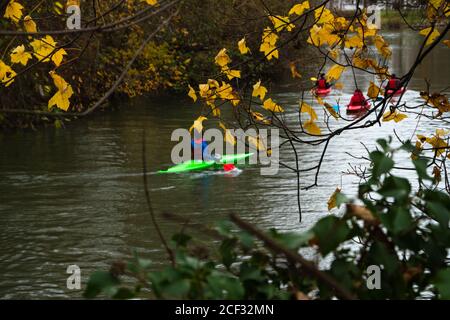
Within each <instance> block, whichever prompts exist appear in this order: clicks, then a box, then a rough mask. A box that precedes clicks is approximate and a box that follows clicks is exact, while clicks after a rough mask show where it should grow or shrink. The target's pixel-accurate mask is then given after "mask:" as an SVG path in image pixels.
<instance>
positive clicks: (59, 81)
mask: <svg viewBox="0 0 450 320" xmlns="http://www.w3.org/2000/svg"><path fill="white" fill-rule="evenodd" d="M50 76H51V77H52V78H53V83H54V84H55V87H56V88H57V89H58V91H57V92H56V93H55V95H54V96H53V97H52V98H51V99H50V100H49V101H48V108H49V109H50V108H51V107H53V106H55V105H56V106H57V107H58V108H59V109H61V110H64V111H67V110H68V109H69V106H70V101H69V99H70V97H71V96H72V95H73V90H72V86H71V85H70V84H68V83H67V82H66V81H65V80H64V79H63V78H62V77H61V76H59V75H57V74H56V73H55V72H54V71H50Z"/></svg>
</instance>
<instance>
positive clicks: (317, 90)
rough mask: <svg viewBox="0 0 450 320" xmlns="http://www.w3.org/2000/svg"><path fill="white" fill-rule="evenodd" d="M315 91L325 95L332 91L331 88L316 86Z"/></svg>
mask: <svg viewBox="0 0 450 320" xmlns="http://www.w3.org/2000/svg"><path fill="white" fill-rule="evenodd" d="M315 91H316V94H317V95H320V96H324V95H327V94H329V93H330V92H331V88H325V89H321V88H316V89H315Z"/></svg>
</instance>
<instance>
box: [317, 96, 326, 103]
mask: <svg viewBox="0 0 450 320" xmlns="http://www.w3.org/2000/svg"><path fill="white" fill-rule="evenodd" d="M315 98H316V100H317V103H318V104H321V105H323V104H324V102H323V99H322V98H321V97H320V96H315Z"/></svg>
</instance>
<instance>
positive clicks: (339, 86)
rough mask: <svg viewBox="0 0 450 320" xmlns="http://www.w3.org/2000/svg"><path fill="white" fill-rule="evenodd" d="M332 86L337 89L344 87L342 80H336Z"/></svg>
mask: <svg viewBox="0 0 450 320" xmlns="http://www.w3.org/2000/svg"><path fill="white" fill-rule="evenodd" d="M334 88H335V89H337V90H342V89H344V84H343V83H342V82H338V83H336V84H335V85H334Z"/></svg>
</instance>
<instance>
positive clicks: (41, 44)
mask: <svg viewBox="0 0 450 320" xmlns="http://www.w3.org/2000/svg"><path fill="white" fill-rule="evenodd" d="M56 44H57V43H56V42H55V40H53V38H52V37H51V36H48V35H47V36H45V37H44V38H41V39H35V40H33V42H31V43H30V45H31V47H32V48H33V55H34V56H35V57H36V58H37V59H39V60H40V61H42V62H47V61H50V56H51V54H52V52H53V50H54V49H55V48H56Z"/></svg>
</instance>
